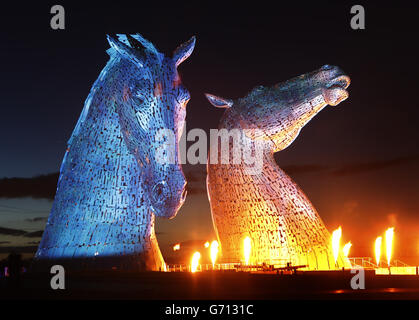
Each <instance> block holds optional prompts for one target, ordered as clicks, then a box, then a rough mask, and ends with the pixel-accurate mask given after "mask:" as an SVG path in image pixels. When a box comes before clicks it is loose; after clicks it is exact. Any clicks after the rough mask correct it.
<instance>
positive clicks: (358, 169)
mask: <svg viewBox="0 0 419 320" xmlns="http://www.w3.org/2000/svg"><path fill="white" fill-rule="evenodd" d="M418 160H419V155H410V156H403V157H397V158H394V159H388V160H378V161H370V162H358V163H351V164H345V165H342V166H339V167H333V166H325V165H319V164H303V165H287V166H283V167H282V166H281V168H282V169H283V170H285V172H287V173H288V174H290V175H294V174H295V175H297V174H307V173H318V172H325V173H328V174H331V175H335V176H345V175H351V174H358V173H366V172H370V171H374V170H380V169H385V168H389V167H394V166H400V165H407V164H409V163H413V162H417V161H418ZM183 170H184V173H185V176H186V178H187V180H188V185H187V190H188V194H189V195H192V194H205V193H206V192H207V188H206V175H207V172H206V167H205V165H197V166H192V165H185V166H184V168H183ZM58 176H59V174H58V173H51V174H48V175H41V176H36V177H33V178H4V179H0V198H23V197H32V198H45V199H51V200H52V199H54V196H55V191H56V189H57V181H58ZM46 219H47V218H46V217H36V218H32V219H26V221H28V222H40V221H45V220H46Z"/></svg>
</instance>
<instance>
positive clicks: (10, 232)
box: [0, 227, 43, 238]
mask: <svg viewBox="0 0 419 320" xmlns="http://www.w3.org/2000/svg"><path fill="white" fill-rule="evenodd" d="M42 233H43V230H39V231H33V232H27V231H25V230H19V229H11V228H3V227H0V235H5V236H17V237H19V236H24V237H27V238H38V237H42Z"/></svg>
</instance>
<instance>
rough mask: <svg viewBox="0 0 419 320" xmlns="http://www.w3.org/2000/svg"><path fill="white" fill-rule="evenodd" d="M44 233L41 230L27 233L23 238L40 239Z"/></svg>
mask: <svg viewBox="0 0 419 320" xmlns="http://www.w3.org/2000/svg"><path fill="white" fill-rule="evenodd" d="M43 233H44V231H43V230H39V231H34V232H27V233H25V234H24V235H23V236H24V237H27V238H40V237H42V234H43Z"/></svg>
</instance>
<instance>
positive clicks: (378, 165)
mask: <svg viewBox="0 0 419 320" xmlns="http://www.w3.org/2000/svg"><path fill="white" fill-rule="evenodd" d="M418 160H419V155H412V156H405V157H398V158H394V159H390V160H381V161H380V160H379V161H373V162H364V163H354V164H348V165H344V166H342V167H340V168H337V169H335V170H333V171H332V174H334V175H336V176H345V175H350V174H356V173H364V172H370V171H374V170H380V169H385V168H389V167H394V166H399V165H406V164H409V163H413V162H416V161H418Z"/></svg>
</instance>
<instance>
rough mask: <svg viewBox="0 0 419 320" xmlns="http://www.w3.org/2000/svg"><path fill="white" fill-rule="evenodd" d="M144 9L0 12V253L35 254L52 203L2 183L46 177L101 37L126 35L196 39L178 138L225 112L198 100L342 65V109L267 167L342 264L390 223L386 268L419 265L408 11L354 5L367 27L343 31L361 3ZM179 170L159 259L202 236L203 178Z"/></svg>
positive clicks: (208, 232)
mask: <svg viewBox="0 0 419 320" xmlns="http://www.w3.org/2000/svg"><path fill="white" fill-rule="evenodd" d="M150 3H151V1H150V2H145V1H136V2H134V3H129V2H127V3H124V2H123V1H115V2H113V3H107V2H89V4H86V3H83V4H74V3H73V2H62V1H59V2H56V1H54V2H50V3H48V2H45V4H31V5H26V4H25V5H23V4H15V5H10V4H7V5H6V4H2V8H1V13H0V30H1V31H0V32H1V35H2V37H1V42H0V45H1V47H2V48H1V50H0V57H1V58H0V64H1V75H2V77H1V79H0V92H1V93H0V96H1V102H0V103H1V115H0V150H1V151H0V246H2V247H3V251H1V250H0V253H1V252H7V250H10V247H15V246H31V245H36V243H37V241H39V239H40V238H39V233H36V232H40V231H41V230H42V229H43V227H44V225H45V217H47V216H48V213H49V210H50V208H51V205H52V202H51V198H52V197H53V194H51V192H50V193H48V192H49V191H48V190H50V189H51V181H50V180H48V179H47V180H48V182H45V181H44V180H39V179H32V182H33V183H32V189H31V188H29V191H25V192H23V193H22V194H16V193H15V192H11V191H10V190H11V189H10V188H9V187H8V184H7V183H9V182H10V180H5V178H12V177H21V178H31V177H34V176H39V175H45V174H53V173H56V172H58V170H59V167H60V164H61V160H62V157H63V155H64V151H65V149H66V142H67V140H68V138H69V137H70V135H71V133H72V131H73V128H74V126H75V124H76V122H77V119H78V117H79V115H80V112H81V110H82V108H83V104H84V100H85V99H86V97H87V95H88V93H89V91H90V88H91V86H92V84H93V82H94V81H95V80H96V78H97V77H98V75H99V73H100V71H101V70H102V69H103V67H104V66H105V64H106V62H107V61H108V55H107V54H106V52H105V51H106V49H107V48H108V47H109V45H108V43H107V41H106V34H108V33H111V34H115V33H137V32H138V33H141V34H142V35H143V36H144V37H145V38H146V39H148V40H150V41H151V42H153V43H154V45H155V46H156V47H157V48H158V49H159V50H160V51H161V52H163V53H166V54H167V55H171V52H172V51H173V50H174V49H175V48H176V47H177V46H178V45H179V44H180V43H182V42H184V41H186V40H188V39H189V38H190V37H191V36H192V35H195V36H196V37H197V42H196V46H195V50H194V52H193V54H192V56H191V57H190V58H189V59H188V60H187V61H185V62H184V63H183V64H182V65H181V66H180V69H179V71H180V74H181V77H182V81H183V83H184V85H185V86H186V87H187V88H188V90H189V91H190V94H191V100H190V102H189V104H188V106H187V129H192V128H203V129H205V130H209V129H210V128H217V126H218V121H219V119H220V117H221V115H222V113H223V110H217V109H215V108H214V107H212V106H211V105H210V104H209V102H208V101H207V100H206V98H205V97H204V93H205V92H209V93H213V94H216V95H220V96H223V97H226V98H239V97H242V96H244V95H246V93H247V92H248V91H249V90H250V89H252V88H253V87H254V86H256V85H273V84H275V83H278V82H282V81H285V80H287V79H289V78H291V77H294V76H296V75H299V74H302V73H306V72H309V71H312V70H315V69H317V68H319V67H320V66H322V65H324V64H331V65H337V66H339V67H341V68H342V69H343V70H344V71H345V72H346V73H347V74H348V75H349V76H350V77H351V79H352V84H351V86H350V87H349V94H350V97H349V99H348V100H346V101H345V102H343V103H341V104H340V105H338V106H336V107H330V106H329V107H327V108H325V109H324V111H322V112H321V113H320V114H319V115H318V116H317V117H315V118H314V119H313V120H312V121H311V122H310V123H309V124H308V125H307V126H306V127H304V129H303V130H302V132H301V134H300V135H299V137H298V138H297V139H296V140H295V142H294V143H293V144H292V145H291V146H289V147H288V148H287V149H286V150H284V151H282V152H280V153H278V154H277V155H276V159H277V162H278V164H279V165H280V167H281V168H283V169H284V170H285V171H286V172H288V173H289V174H290V175H291V176H292V177H293V178H294V179H295V181H296V182H297V183H298V184H299V185H300V187H301V188H302V189H303V190H304V191H305V192H306V194H307V195H308V197H309V198H310V200H311V201H312V202H313V204H314V206H315V207H316V208H317V210H318V212H319V214H320V216H321V217H322V219H323V220H324V222H325V223H326V225H327V227H328V229H329V231H332V230H333V229H335V228H337V227H338V226H339V225H341V226H342V229H343V241H344V242H346V241H349V240H350V241H351V242H352V244H353V247H352V251H351V255H353V256H372V247H373V241H374V239H375V238H376V237H377V236H378V235H381V234H382V233H383V232H384V231H385V229H386V228H388V227H390V226H394V227H395V236H396V243H395V256H396V258H400V259H401V260H404V261H406V262H408V263H411V264H419V197H418V194H419V183H418V180H419V174H418V172H419V171H418V168H419V150H418V148H417V144H418V142H417V141H418V140H419V133H418V129H417V128H418V124H419V123H418V116H419V103H418V98H417V92H418V79H419V78H418V74H419V73H418V72H419V66H418V64H419V63H418V53H419V52H418V51H419V50H418V36H417V34H418V29H419V28H418V27H417V23H418V18H419V14H418V12H419V11H418V8H413V7H409V6H407V5H403V4H395V3H393V4H392V5H391V6H390V5H386V4H377V5H372V4H367V3H365V4H364V8H365V12H366V29H365V30H352V29H351V28H350V19H351V17H352V15H351V14H350V8H351V6H352V5H355V4H362V3H359V2H353V3H351V2H348V3H346V4H343V3H342V2H339V3H340V4H336V3H333V2H324V1H323V2H316V3H312V4H311V5H309V6H307V4H306V3H305V2H299V1H292V2H291V4H283V2H279V1H278V2H277V5H275V6H274V5H273V4H271V3H269V2H268V3H264V2H262V1H257V2H254V3H248V4H245V2H241V3H236V4H233V3H227V1H224V2H222V3H216V2H213V1H211V2H207V3H202V2H201V1H195V2H191V3H179V2H174V1H172V2H171V3H170V5H169V4H165V3H164V2H153V3H154V4H150ZM54 4H62V5H63V6H64V8H65V10H66V29H65V30H59V31H56V30H52V29H51V28H50V18H51V16H52V15H51V14H50V13H49V12H50V8H51V6H52V5H54ZM185 172H186V175H187V178H188V179H189V181H190V186H191V190H190V192H189V196H188V197H187V200H186V203H185V205H184V207H183V208H182V209H181V211H180V212H179V214H178V216H177V217H176V218H175V219H174V220H170V221H163V220H158V222H157V232H158V238H159V243H160V246H161V248H162V250H163V252H164V253H166V254H169V252H170V250H169V249H170V248H169V244H172V243H174V242H181V241H188V240H211V239H212V238H214V232H213V229H212V222H211V216H210V211H209V204H208V200H207V196H206V191H205V167H204V166H190V165H187V166H185ZM22 181H23V180H20V182H19V181H18V182H17V183H23V182H22ZM25 181H26V183H27V182H28V181H31V180H30V179H29V180H25ZM52 185H53V189H54V188H55V182H54V177H53V178H52ZM44 189H45V190H47V189H48V190H47V191H46V194H47V195H46V196H45V195H42V196H39V192H40V190H44ZM21 190H23V185H22V189H21ZM25 190H26V189H25ZM31 190H32V191H31ZM41 193H42V192H41ZM33 197H35V198H33ZM19 232H20V233H19ZM34 232H35V233H34ZM37 236H38V237H37Z"/></svg>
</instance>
